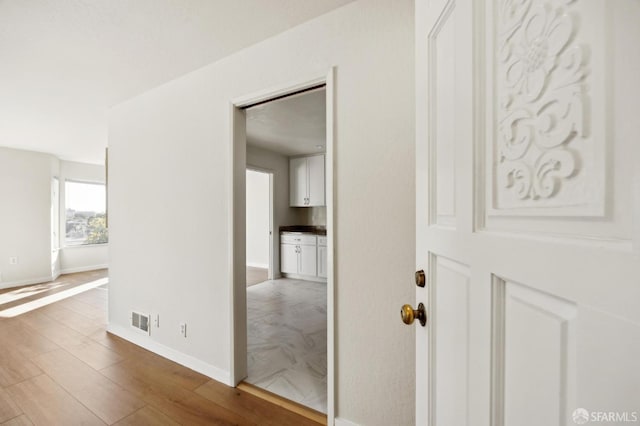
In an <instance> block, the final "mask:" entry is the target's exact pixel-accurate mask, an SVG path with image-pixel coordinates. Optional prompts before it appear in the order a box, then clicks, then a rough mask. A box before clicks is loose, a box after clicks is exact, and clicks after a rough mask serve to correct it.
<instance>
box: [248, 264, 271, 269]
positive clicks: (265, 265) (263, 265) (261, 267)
mask: <svg viewBox="0 0 640 426" xmlns="http://www.w3.org/2000/svg"><path fill="white" fill-rule="evenodd" d="M247 266H248V267H250V268H260V269H269V265H268V264H266V263H252V262H247Z"/></svg>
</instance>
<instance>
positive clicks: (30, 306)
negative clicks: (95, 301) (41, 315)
mask: <svg viewBox="0 0 640 426" xmlns="http://www.w3.org/2000/svg"><path fill="white" fill-rule="evenodd" d="M108 282H109V278H100V279H98V280H95V281H91V282H88V283H86V284H82V285H79V286H77V287H73V288H70V289H69V290H64V291H61V292H59V293H56V294H52V295H50V296H45V297H42V298H40V299H37V300H32V301H30V302H27V303H23V304H21V305H18V306H14V307H12V308H8V309H5V310H3V311H0V317H4V318H12V317H15V316H18V315H21V314H24V313H26V312H29V311H33V310H34V309H38V308H41V307H43V306H46V305H49V304H51V303H54V302H57V301H59V300H62V299H66V298H68V297H71V296H75V295H76V294H80V293H82V292H85V291H87V290H91V289H92V288H96V287H99V286H101V285H104V284H107V283H108ZM47 290H51V288H47ZM31 294H34V293H31Z"/></svg>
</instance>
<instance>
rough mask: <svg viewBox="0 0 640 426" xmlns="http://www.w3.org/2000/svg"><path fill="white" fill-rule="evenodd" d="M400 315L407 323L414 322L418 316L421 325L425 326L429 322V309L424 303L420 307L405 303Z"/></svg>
mask: <svg viewBox="0 0 640 426" xmlns="http://www.w3.org/2000/svg"><path fill="white" fill-rule="evenodd" d="M400 316H401V317H402V322H404V323H405V324H413V321H414V320H415V319H416V318H417V319H418V320H419V321H420V325H421V326H423V327H424V326H425V325H426V324H427V311H426V310H425V309H424V305H423V304H422V303H420V304H419V305H418V309H413V308H412V307H411V305H403V306H402V309H400Z"/></svg>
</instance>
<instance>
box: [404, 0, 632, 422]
mask: <svg viewBox="0 0 640 426" xmlns="http://www.w3.org/2000/svg"><path fill="white" fill-rule="evenodd" d="M639 23H640V2H639V1H637V0H449V1H446V0H430V1H426V0H418V1H416V123H417V127H416V139H417V151H416V157H417V158H416V161H417V185H416V188H417V196H416V201H417V232H418V233H417V260H416V263H417V266H418V269H424V271H425V275H426V286H425V287H424V288H419V287H418V288H417V289H416V303H419V302H422V303H423V304H424V305H425V307H426V312H427V316H428V321H427V325H426V326H425V327H422V326H420V324H419V323H418V322H417V321H416V322H415V323H414V324H417V325H414V326H415V327H416V353H417V356H416V382H417V386H416V388H417V389H416V390H417V399H416V406H417V418H416V421H417V424H419V425H432V426H459V425H481V426H489V425H491V426H543V425H544V426H554V425H574V424H598V425H600V424H602V425H604V424H616V425H619V424H640V148H639V146H640V118H639V115H640V107H639V105H640V48H639V47H638V42H639V41H640V24H639Z"/></svg>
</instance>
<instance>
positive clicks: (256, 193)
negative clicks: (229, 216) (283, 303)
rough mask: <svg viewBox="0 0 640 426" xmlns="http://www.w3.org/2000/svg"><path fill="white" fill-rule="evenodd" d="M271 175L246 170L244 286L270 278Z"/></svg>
mask: <svg viewBox="0 0 640 426" xmlns="http://www.w3.org/2000/svg"><path fill="white" fill-rule="evenodd" d="M272 185H273V173H272V172H266V171H261V170H257V169H253V168H247V177H246V188H247V192H246V194H247V201H246V205H247V208H246V212H247V213H246V216H247V217H246V223H247V231H246V235H247V244H246V247H247V287H251V286H253V285H256V284H260V283H262V282H264V281H267V280H271V279H273V244H272V239H273V211H272V209H273V187H272Z"/></svg>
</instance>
